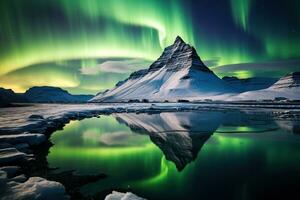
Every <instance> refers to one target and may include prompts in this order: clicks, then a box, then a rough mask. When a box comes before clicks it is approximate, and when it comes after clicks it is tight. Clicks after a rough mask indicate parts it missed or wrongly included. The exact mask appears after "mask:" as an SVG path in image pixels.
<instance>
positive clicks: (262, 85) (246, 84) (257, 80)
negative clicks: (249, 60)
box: [222, 76, 278, 92]
mask: <svg viewBox="0 0 300 200" xmlns="http://www.w3.org/2000/svg"><path fill="white" fill-rule="evenodd" d="M222 79H223V80H224V81H226V82H227V83H228V84H229V85H231V86H232V87H234V88H237V89H239V90H240V91H241V92H247V91H253V90H262V89H266V88H268V87H270V86H272V85H273V84H274V83H275V82H276V81H278V78H271V77H251V78H245V79H239V78H237V77H235V76H225V77H223V78H222Z"/></svg>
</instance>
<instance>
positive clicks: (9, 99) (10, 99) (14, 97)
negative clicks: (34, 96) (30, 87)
mask: <svg viewBox="0 0 300 200" xmlns="http://www.w3.org/2000/svg"><path fill="white" fill-rule="evenodd" d="M25 102H28V100H27V99H26V97H24V95H23V94H17V93H15V92H14V91H13V90H11V89H5V88H0V107H3V106H8V105H9V104H10V103H25Z"/></svg>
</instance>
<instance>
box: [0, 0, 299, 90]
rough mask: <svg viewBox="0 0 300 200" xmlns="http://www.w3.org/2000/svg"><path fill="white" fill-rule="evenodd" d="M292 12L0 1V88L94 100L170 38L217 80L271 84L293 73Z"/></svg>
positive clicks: (153, 3) (201, 1)
mask: <svg viewBox="0 0 300 200" xmlns="http://www.w3.org/2000/svg"><path fill="white" fill-rule="evenodd" d="M299 11H300V3H299V1H297V0H287V1H284V2H283V1H281V2H279V1H272V0H262V1H258V0H224V1H219V0H198V1H196V0H195V1H192V0H188V1H183V0H163V1H162V0H147V1H145V0H110V1H106V0H85V1H83V0H43V1H39V0H26V1H25V0H2V1H1V2H0V42H1V48H0V87H5V88H12V89H13V90H15V91H16V92H24V91H25V90H26V89H28V88H29V87H32V86H41V85H50V86H58V87H62V88H64V89H67V90H69V91H70V92H72V93H92V94H95V93H97V92H99V91H101V90H104V89H107V88H110V87H112V86H113V85H114V84H115V83H116V82H118V81H119V80H122V79H124V78H126V77H127V76H128V74H129V73H131V72H132V71H134V70H137V69H141V68H146V67H148V66H149V64H150V63H151V62H152V61H154V60H155V59H156V58H157V57H158V56H159V55H160V54H161V52H162V50H163V48H164V47H166V46H167V45H170V44H171V43H172V42H173V40H174V39H175V37H176V36H177V35H180V36H181V37H182V38H183V39H184V40H185V41H186V42H188V43H190V44H192V45H193V46H194V47H195V48H196V49H197V51H198V53H199V55H200V57H201V58H202V59H203V60H204V61H206V63H209V64H210V67H211V68H212V69H213V70H214V71H215V72H216V73H217V74H218V75H219V76H224V75H236V76H239V77H241V78H245V77H252V76H273V77H279V76H282V75H284V74H286V73H288V72H290V71H295V70H297V69H299V68H300V50H299V46H300V37H299V27H300V12H299ZM273 63H275V65H274V66H273V65H272V64H273ZM278 63H280V64H278ZM252 66H254V67H252ZM262 69H263V70H262ZM272 70H274V71H272ZM298 71H299V70H298Z"/></svg>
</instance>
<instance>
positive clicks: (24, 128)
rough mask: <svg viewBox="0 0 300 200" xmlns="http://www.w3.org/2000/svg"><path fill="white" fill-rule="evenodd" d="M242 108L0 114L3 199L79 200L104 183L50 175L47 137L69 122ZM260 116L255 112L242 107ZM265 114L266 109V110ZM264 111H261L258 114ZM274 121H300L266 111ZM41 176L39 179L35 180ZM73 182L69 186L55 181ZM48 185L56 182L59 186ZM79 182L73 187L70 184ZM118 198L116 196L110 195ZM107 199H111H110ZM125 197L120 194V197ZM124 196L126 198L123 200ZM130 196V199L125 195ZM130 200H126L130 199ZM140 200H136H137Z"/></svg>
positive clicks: (75, 108) (53, 109)
mask: <svg viewBox="0 0 300 200" xmlns="http://www.w3.org/2000/svg"><path fill="white" fill-rule="evenodd" d="M235 108H236V109H241V107H238V106H236V107H232V106H227V107H226V106H215V105H204V104H178V103H176V104H76V105H72V104H68V105H66V104H28V105H27V106H22V107H9V108H1V109H0V119H1V120H0V186H1V187H0V188H1V191H0V192H1V194H2V195H1V197H2V199H36V198H37V197H39V198H42V199H69V198H70V195H71V197H72V198H83V197H81V196H80V194H79V192H78V191H77V190H75V189H74V188H78V187H80V186H81V185H84V184H87V183H89V182H93V181H96V180H99V179H101V178H105V175H104V174H99V175H96V176H91V177H80V176H78V175H77V176H76V175H74V174H73V172H64V173H63V174H58V175H56V176H55V175H53V174H52V175H51V174H49V173H48V172H49V170H50V169H47V161H46V156H47V153H48V150H49V148H50V146H51V143H50V142H49V140H48V139H49V137H50V135H51V133H53V132H54V131H56V130H59V129H62V128H63V127H64V126H65V125H66V124H67V123H69V122H70V121H71V120H80V119H84V118H91V117H98V116H99V115H107V114H111V113H123V112H135V113H141V112H147V113H156V112H178V111H189V110H190V111H193V110H224V111H226V109H235ZM244 109H248V112H258V111H257V110H256V109H255V107H254V109H253V108H251V107H246V106H245V107H244ZM266 109H267V108H266ZM260 112H263V109H260ZM269 112H270V115H272V116H273V117H274V116H275V117H278V118H300V110H299V109H298V108H295V109H292V110H288V111H287V110H284V109H280V108H278V109H277V110H272V111H269ZM39 176H42V177H39ZM64 176H65V177H71V178H70V180H69V181H68V182H66V181H65V179H63V178H61V179H58V177H64ZM51 180H60V181H59V182H60V183H59V182H56V181H51ZM74 183H77V184H74ZM113 194H115V195H117V196H122V195H120V194H119V193H113ZM113 194H112V195H111V196H108V199H110V198H109V197H112V196H114V195H113ZM123 196H124V195H123ZM125 196H126V195H125ZM127 196H129V197H130V196H132V195H127ZM129 199H130V198H129ZM137 199H138V198H137Z"/></svg>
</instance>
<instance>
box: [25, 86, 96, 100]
mask: <svg viewBox="0 0 300 200" xmlns="http://www.w3.org/2000/svg"><path fill="white" fill-rule="evenodd" d="M24 96H25V97H26V98H27V99H28V101H29V102H32V103H84V102H87V101H88V100H90V99H91V98H93V95H72V94H70V93H69V92H68V91H66V90H63V89H61V88H59V87H49V86H42V87H32V88H30V89H28V90H27V91H26V92H25V93H24Z"/></svg>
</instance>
